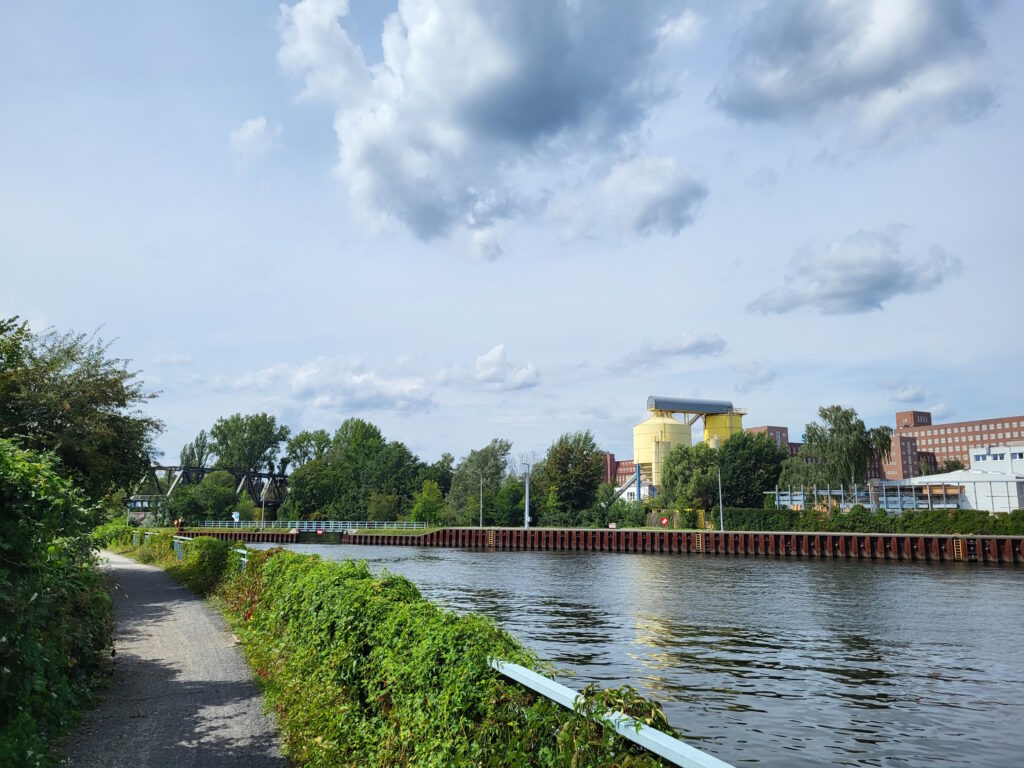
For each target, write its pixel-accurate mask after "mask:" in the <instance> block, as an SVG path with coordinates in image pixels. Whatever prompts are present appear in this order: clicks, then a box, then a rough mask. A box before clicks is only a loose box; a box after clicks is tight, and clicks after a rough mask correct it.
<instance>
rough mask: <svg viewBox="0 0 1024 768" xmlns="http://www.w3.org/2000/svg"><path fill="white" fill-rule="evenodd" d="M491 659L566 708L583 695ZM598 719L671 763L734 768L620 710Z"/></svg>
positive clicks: (510, 675)
mask: <svg viewBox="0 0 1024 768" xmlns="http://www.w3.org/2000/svg"><path fill="white" fill-rule="evenodd" d="M490 662H491V667H492V668H493V669H494V670H495V671H497V672H500V673H501V674H503V675H504V676H505V677H507V678H509V679H510V680H515V681H516V682H517V683H519V684H520V685H524V686H526V687H527V688H529V689H530V690H531V691H534V692H535V693H539V694H540V695H541V696H544V697H545V698H548V699H550V700H551V701H553V702H555V703H556V704H561V705H562V706H563V707H565V708H566V709H573V710H574V709H575V708H576V707H575V705H576V703H577V702H578V701H581V700H582V699H583V697H582V696H581V695H580V694H579V693H577V692H576V691H574V690H573V689H572V688H567V687H566V686H564V685H562V684H561V683H556V682H555V681H554V680H552V679H551V678H548V677H544V676H543V675H538V674H537V673H536V672H534V671H533V670H530V669H527V668H526V667H523V666H520V665H519V664H513V663H512V662H510V661H501V660H500V659H491V660H490ZM601 719H602V720H603V721H604V722H606V723H609V724H610V725H611V726H612V727H614V728H615V730H616V732H618V733H619V735H621V736H623V737H624V738H627V739H629V740H630V741H632V742H633V743H634V744H638V745H640V746H641V747H643V748H644V749H646V750H648V751H649V752H653V753H654V754H656V755H658V756H659V757H663V758H665V759H666V760H668V761H669V762H670V763H672V764H673V765H681V766H683V767H684V768H733V766H732V765H730V764H729V763H726V762H723V761H722V760H719V759H718V758H717V757H713V756H712V755H709V754H708V753H707V752H701V751H700V750H699V749H697V748H696V747H691V746H690V745H689V744H686V743H685V742H682V741H680V740H679V739H676V738H673V737H672V736H669V735H668V734H666V733H662V732H661V731H659V730H658V729H657V728H651V727H650V726H648V725H644V724H643V723H641V722H638V721H637V720H634V719H633V718H632V717H630V716H629V715H625V714H623V713H622V712H607V713H605V715H604V716H603V717H602V718H601Z"/></svg>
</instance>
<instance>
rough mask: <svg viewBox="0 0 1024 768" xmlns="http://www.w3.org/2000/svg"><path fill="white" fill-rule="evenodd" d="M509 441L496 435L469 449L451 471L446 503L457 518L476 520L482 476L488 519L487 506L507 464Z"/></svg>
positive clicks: (460, 521)
mask: <svg viewBox="0 0 1024 768" xmlns="http://www.w3.org/2000/svg"><path fill="white" fill-rule="evenodd" d="M511 450H512V443H510V442H509V441H508V440H503V439H501V438H495V439H494V440H491V442H490V443H488V444H487V445H486V446H484V447H483V448H480V449H477V450H473V451H470V452H469V453H468V454H467V455H466V456H465V457H464V458H463V459H462V461H460V462H459V465H458V466H457V467H456V468H455V470H454V472H453V473H452V487H451V490H450V491H449V492H448V505H449V507H450V508H451V511H452V514H453V516H454V517H455V520H456V522H458V523H459V524H462V525H468V524H471V523H475V522H477V520H478V519H479V509H480V484H481V475H482V476H483V496H484V510H485V519H491V512H490V506H491V501H492V500H493V498H494V495H495V494H496V493H497V492H498V488H499V487H500V486H501V482H502V480H503V479H504V477H505V470H506V469H507V467H508V455H509V452H510V451H511Z"/></svg>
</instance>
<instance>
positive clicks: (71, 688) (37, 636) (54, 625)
mask: <svg viewBox="0 0 1024 768" xmlns="http://www.w3.org/2000/svg"><path fill="white" fill-rule="evenodd" d="M0 510H3V525H2V526H0V765H2V766H4V767H5V768H15V767H17V766H40V765H47V764H51V763H53V762H54V760H55V757H54V754H53V752H52V745H53V744H54V742H55V740H56V739H57V738H58V737H59V736H60V735H61V734H62V733H63V732H64V731H65V730H66V729H67V728H68V727H69V726H70V725H71V723H72V722H73V721H74V719H75V717H76V714H77V712H78V711H79V710H80V709H82V708H84V707H85V706H86V705H87V704H88V703H89V699H90V692H91V688H92V684H93V683H94V682H95V679H96V677H97V675H98V674H99V672H100V671H101V669H102V661H103V658H104V650H105V649H106V648H107V647H108V646H109V643H110V598H109V596H108V594H107V590H106V586H105V583H104V580H103V577H102V575H101V574H100V572H99V571H98V569H97V568H96V563H95V560H94V557H93V553H92V549H91V545H90V539H89V534H88V532H89V529H90V527H91V525H92V522H93V514H92V511H91V510H89V509H87V508H86V507H85V506H84V505H83V503H82V500H81V498H80V497H79V495H78V494H77V493H76V491H75V490H74V488H73V487H72V485H71V483H70V481H68V480H66V479H64V478H62V477H60V476H59V475H58V474H57V472H56V471H55V470H54V467H53V465H52V463H51V462H50V460H49V459H47V458H46V457H43V456H41V455H39V454H37V453H34V452H31V451H25V450H22V449H20V448H18V447H17V446H16V445H14V444H13V443H11V442H10V441H7V440H0Z"/></svg>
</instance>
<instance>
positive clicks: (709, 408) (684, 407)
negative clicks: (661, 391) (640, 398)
mask: <svg viewBox="0 0 1024 768" xmlns="http://www.w3.org/2000/svg"><path fill="white" fill-rule="evenodd" d="M647 410H648V411H670V412H672V413H732V412H733V407H732V403H730V402H729V401H728V400H692V399H686V398H681V397H661V396H659V395H651V396H650V397H648V398H647Z"/></svg>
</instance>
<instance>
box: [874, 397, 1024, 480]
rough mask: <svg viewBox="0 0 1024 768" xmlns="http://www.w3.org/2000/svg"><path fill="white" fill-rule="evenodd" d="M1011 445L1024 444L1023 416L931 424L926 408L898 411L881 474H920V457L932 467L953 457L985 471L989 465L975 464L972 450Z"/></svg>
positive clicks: (890, 476) (889, 476) (891, 477)
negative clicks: (889, 451)
mask: <svg viewBox="0 0 1024 768" xmlns="http://www.w3.org/2000/svg"><path fill="white" fill-rule="evenodd" d="M1014 444H1024V416H1001V417H997V418H992V419H975V420H973V421H957V422H948V423H946V424H935V423H933V422H932V415H931V413H929V412H928V411H899V412H898V413H897V414H896V430H895V431H894V432H893V450H892V456H891V457H890V460H889V461H888V462H885V467H884V468H885V477H886V479H889V480H899V479H903V478H907V477H915V476H917V475H920V474H921V470H920V462H921V460H922V459H923V460H925V461H926V462H928V464H929V465H931V466H932V467H938V466H941V465H942V464H943V463H944V462H946V461H949V460H952V459H956V460H958V461H961V462H963V465H964V466H965V467H967V468H969V469H985V470H986V471H987V470H988V466H990V465H986V466H977V465H976V459H975V458H974V454H975V453H976V452H977V451H976V449H979V448H984V447H985V446H990V445H1014ZM915 456H916V458H917V460H916V461H914V460H913V458H914V457H915Z"/></svg>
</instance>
